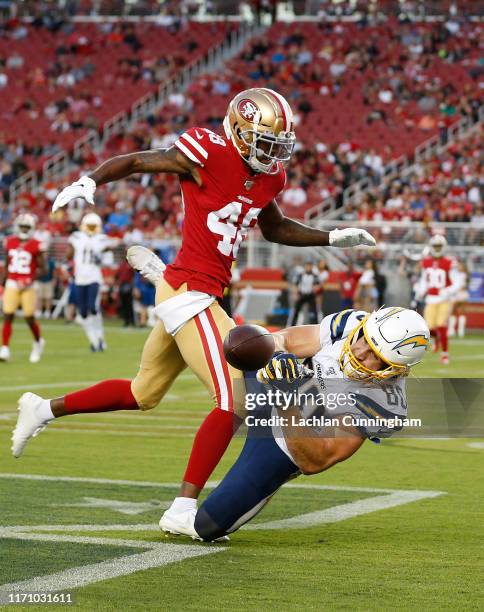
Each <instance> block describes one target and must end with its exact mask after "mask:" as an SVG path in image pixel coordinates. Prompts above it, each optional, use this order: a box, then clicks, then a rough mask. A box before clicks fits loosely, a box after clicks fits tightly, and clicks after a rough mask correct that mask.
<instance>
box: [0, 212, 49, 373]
mask: <svg viewBox="0 0 484 612" xmlns="http://www.w3.org/2000/svg"><path fill="white" fill-rule="evenodd" d="M34 230H35V218H34V217H33V216H32V215H28V214H23V215H19V216H18V217H17V219H16V220H15V232H16V233H15V234H14V235H13V236H8V237H7V238H6V239H5V268H4V277H5V291H4V293H3V315H4V319H3V328H2V346H1V348H0V361H8V360H9V359H10V346H9V345H10V337H11V335H12V326H13V320H14V317H15V312H16V311H17V309H18V308H19V307H20V306H21V307H22V311H23V313H24V317H25V321H26V322H27V325H28V326H29V327H30V330H31V332H32V335H33V336H34V344H33V346H32V351H31V353H30V362H31V363H37V362H38V361H40V357H41V356H42V351H43V350H44V344H45V342H44V339H43V338H42V336H41V332H40V326H39V324H38V323H37V321H36V320H35V317H34V313H35V304H36V301H37V296H36V292H35V288H34V282H35V280H36V279H37V277H38V276H42V275H43V274H45V269H46V261H45V255H44V253H43V251H42V245H41V243H40V241H39V240H36V239H35V238H33V233H34Z"/></svg>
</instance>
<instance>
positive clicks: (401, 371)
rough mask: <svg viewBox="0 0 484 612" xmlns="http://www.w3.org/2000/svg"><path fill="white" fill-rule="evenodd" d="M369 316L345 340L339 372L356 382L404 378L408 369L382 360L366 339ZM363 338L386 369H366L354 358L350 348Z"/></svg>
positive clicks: (367, 338)
mask: <svg viewBox="0 0 484 612" xmlns="http://www.w3.org/2000/svg"><path fill="white" fill-rule="evenodd" d="M369 317H370V315H367V316H366V317H365V318H364V319H363V320H362V321H361V322H360V324H359V325H357V326H356V327H355V329H353V330H352V332H351V333H350V334H349V335H348V337H347V338H346V340H345V342H344V344H343V348H342V349H341V355H340V358H339V363H340V367H341V371H342V372H343V375H344V376H345V377H346V378H349V379H351V380H357V381H372V382H385V381H387V380H389V379H390V378H394V377H395V376H406V375H407V374H408V372H409V370H410V368H409V367H408V366H406V365H398V364H396V363H390V362H388V361H387V360H385V359H383V358H382V356H381V355H380V354H379V352H378V351H377V350H376V349H375V347H374V346H372V342H371V340H370V339H369V337H368V334H367V333H366V329H365V323H366V321H367V320H368V318H369ZM362 336H363V337H364V338H365V340H366V342H367V344H368V345H369V347H370V349H371V350H372V351H373V352H374V353H375V355H376V356H377V357H378V359H380V360H381V361H383V363H384V364H385V365H386V367H384V368H382V369H380V370H371V369H369V368H367V367H366V366H365V365H364V364H363V363H361V361H359V359H357V358H356V356H355V355H354V353H353V351H352V346H353V345H354V344H355V343H356V342H357V341H358V340H359V339H360V338H361V337H362Z"/></svg>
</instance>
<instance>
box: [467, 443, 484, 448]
mask: <svg viewBox="0 0 484 612" xmlns="http://www.w3.org/2000/svg"><path fill="white" fill-rule="evenodd" d="M467 446H468V447H469V448H479V449H484V442H468V443H467Z"/></svg>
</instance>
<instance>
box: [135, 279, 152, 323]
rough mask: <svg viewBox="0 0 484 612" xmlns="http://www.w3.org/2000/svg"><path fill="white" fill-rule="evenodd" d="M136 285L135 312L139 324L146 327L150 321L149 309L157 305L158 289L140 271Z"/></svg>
mask: <svg viewBox="0 0 484 612" xmlns="http://www.w3.org/2000/svg"><path fill="white" fill-rule="evenodd" d="M134 286H135V289H134V297H135V300H136V301H135V312H136V314H137V316H138V325H139V326H140V327H146V326H147V325H148V321H149V314H150V312H149V311H150V309H152V308H153V306H154V305H155V293H156V290H155V288H154V287H153V285H152V284H151V283H150V282H149V281H147V280H146V279H144V278H143V277H142V276H141V275H140V274H138V273H137V274H136V275H135V281H134Z"/></svg>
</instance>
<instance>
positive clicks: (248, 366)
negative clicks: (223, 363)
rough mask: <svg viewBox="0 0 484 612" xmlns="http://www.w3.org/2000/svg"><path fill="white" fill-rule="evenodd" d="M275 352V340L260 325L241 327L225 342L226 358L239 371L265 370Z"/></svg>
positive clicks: (231, 331) (231, 333)
mask: <svg viewBox="0 0 484 612" xmlns="http://www.w3.org/2000/svg"><path fill="white" fill-rule="evenodd" d="M274 350H275V342H274V338H273V337H272V335H271V334H270V332H268V331H267V329H265V328H264V327H261V326H260V325H239V326H237V327H234V328H233V329H231V330H230V331H229V333H228V334H227V336H226V337H225V340H224V353H225V358H226V359H227V361H228V362H229V363H230V365H231V366H233V367H234V368H237V370H244V371H246V370H258V369H259V368H263V367H264V366H265V365H266V364H267V362H268V361H269V359H270V358H271V357H272V355H273V353H274Z"/></svg>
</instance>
